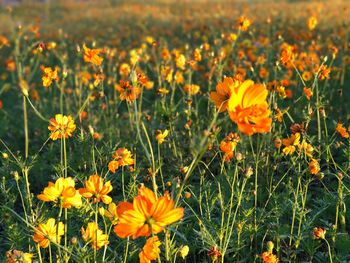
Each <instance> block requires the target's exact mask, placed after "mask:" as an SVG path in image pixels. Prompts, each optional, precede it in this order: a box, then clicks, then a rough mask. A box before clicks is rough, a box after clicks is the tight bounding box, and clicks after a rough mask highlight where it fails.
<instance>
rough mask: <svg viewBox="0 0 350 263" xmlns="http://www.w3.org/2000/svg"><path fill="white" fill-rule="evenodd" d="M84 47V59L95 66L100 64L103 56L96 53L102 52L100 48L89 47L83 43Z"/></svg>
mask: <svg viewBox="0 0 350 263" xmlns="http://www.w3.org/2000/svg"><path fill="white" fill-rule="evenodd" d="M83 49H84V61H85V62H90V63H91V64H93V65H95V66H100V65H101V64H102V61H103V58H101V57H99V56H98V55H99V54H100V53H101V52H102V49H90V48H88V47H86V46H85V45H83Z"/></svg>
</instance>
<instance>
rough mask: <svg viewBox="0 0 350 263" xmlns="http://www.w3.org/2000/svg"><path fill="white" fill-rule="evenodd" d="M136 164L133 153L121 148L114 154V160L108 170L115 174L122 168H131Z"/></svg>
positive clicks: (109, 164)
mask: <svg viewBox="0 0 350 263" xmlns="http://www.w3.org/2000/svg"><path fill="white" fill-rule="evenodd" d="M134 163H135V159H134V158H133V157H132V153H131V152H130V151H129V150H128V149H126V148H119V149H117V150H116V151H115V152H114V155H113V160H112V161H110V162H109V163H108V170H109V171H111V172H112V173H115V171H116V170H118V168H119V167H121V166H130V165H133V164H134Z"/></svg>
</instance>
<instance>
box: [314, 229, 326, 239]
mask: <svg viewBox="0 0 350 263" xmlns="http://www.w3.org/2000/svg"><path fill="white" fill-rule="evenodd" d="M326 232H327V231H326V229H324V228H322V227H315V228H314V230H313V237H314V238H315V239H325V238H326Z"/></svg>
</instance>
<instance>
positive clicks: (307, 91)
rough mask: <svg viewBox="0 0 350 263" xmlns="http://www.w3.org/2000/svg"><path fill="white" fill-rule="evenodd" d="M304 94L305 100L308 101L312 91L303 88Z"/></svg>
mask: <svg viewBox="0 0 350 263" xmlns="http://www.w3.org/2000/svg"><path fill="white" fill-rule="evenodd" d="M304 94H305V96H306V98H307V100H310V98H311V96H312V95H313V93H312V90H311V89H310V88H307V87H304Z"/></svg>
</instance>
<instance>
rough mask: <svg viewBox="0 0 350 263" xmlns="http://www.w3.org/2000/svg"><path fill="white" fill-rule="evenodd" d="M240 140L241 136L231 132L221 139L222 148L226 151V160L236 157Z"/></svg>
mask: <svg viewBox="0 0 350 263" xmlns="http://www.w3.org/2000/svg"><path fill="white" fill-rule="evenodd" d="M239 141H240V138H239V135H238V134H237V133H230V134H229V135H227V136H226V138H225V139H224V140H222V141H221V143H220V150H221V151H222V152H223V153H224V157H223V159H224V160H225V161H230V160H231V159H232V158H233V157H234V154H235V150H236V146H237V143H238V142H239Z"/></svg>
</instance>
